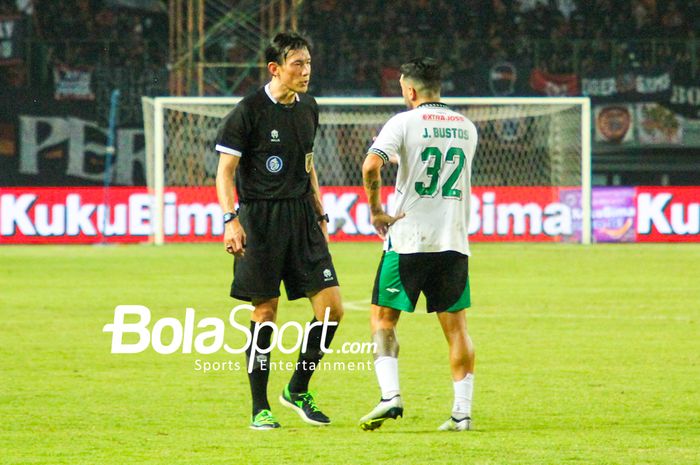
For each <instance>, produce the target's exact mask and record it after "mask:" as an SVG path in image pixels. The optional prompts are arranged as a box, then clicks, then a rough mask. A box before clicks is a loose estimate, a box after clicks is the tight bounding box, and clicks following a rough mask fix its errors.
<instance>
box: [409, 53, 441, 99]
mask: <svg viewBox="0 0 700 465" xmlns="http://www.w3.org/2000/svg"><path fill="white" fill-rule="evenodd" d="M399 70H400V71H401V74H403V76H404V78H407V79H410V80H412V81H414V82H415V83H416V84H417V85H419V86H420V87H422V88H423V90H425V91H428V92H430V93H439V92H440V86H441V84H442V64H441V63H440V62H439V61H437V60H436V59H434V58H430V57H423V58H414V59H413V60H411V61H409V62H407V63H404V64H402V65H401V68H399Z"/></svg>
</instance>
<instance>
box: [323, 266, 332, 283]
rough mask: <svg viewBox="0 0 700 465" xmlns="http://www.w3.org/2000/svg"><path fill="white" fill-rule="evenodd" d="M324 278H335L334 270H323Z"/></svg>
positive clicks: (328, 279)
mask: <svg viewBox="0 0 700 465" xmlns="http://www.w3.org/2000/svg"><path fill="white" fill-rule="evenodd" d="M323 278H324V279H323V280H324V281H330V280H331V279H333V272H332V271H331V270H329V269H328V268H326V269H325V270H323Z"/></svg>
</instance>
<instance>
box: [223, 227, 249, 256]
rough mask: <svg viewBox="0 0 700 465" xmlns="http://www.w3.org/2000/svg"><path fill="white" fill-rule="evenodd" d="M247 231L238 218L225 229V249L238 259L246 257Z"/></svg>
mask: <svg viewBox="0 0 700 465" xmlns="http://www.w3.org/2000/svg"><path fill="white" fill-rule="evenodd" d="M245 241H246V237H245V231H244V230H243V226H241V222H240V221H238V218H235V219H234V220H233V221H229V222H228V223H226V226H225V229H224V247H225V248H226V252H228V253H230V254H231V255H235V256H236V257H242V256H243V255H245Z"/></svg>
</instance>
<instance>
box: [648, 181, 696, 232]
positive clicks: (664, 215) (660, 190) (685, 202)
mask: <svg viewBox="0 0 700 465" xmlns="http://www.w3.org/2000/svg"><path fill="white" fill-rule="evenodd" d="M636 194H637V195H636V202H635V204H636V205H637V242H700V187H637V193H636Z"/></svg>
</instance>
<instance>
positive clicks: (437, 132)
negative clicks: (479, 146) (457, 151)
mask: <svg viewBox="0 0 700 465" xmlns="http://www.w3.org/2000/svg"><path fill="white" fill-rule="evenodd" d="M431 129H432V130H431ZM431 137H437V138H440V139H464V140H469V132H468V131H466V130H465V129H462V128H423V138H424V139H429V138H431Z"/></svg>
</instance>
